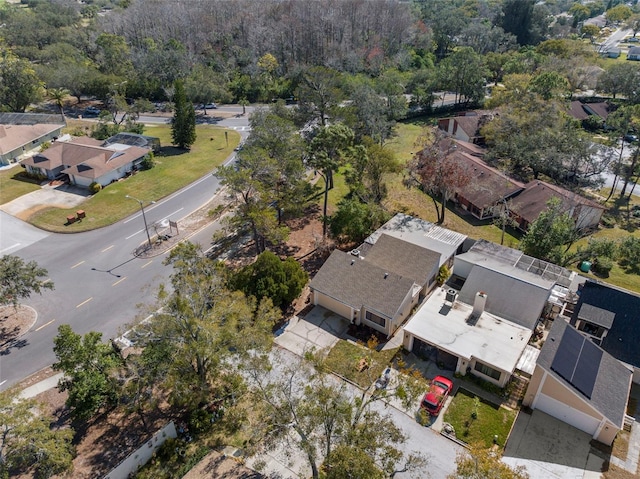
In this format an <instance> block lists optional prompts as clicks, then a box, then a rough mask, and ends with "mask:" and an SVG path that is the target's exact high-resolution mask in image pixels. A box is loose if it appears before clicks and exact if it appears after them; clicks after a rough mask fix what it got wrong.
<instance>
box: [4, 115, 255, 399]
mask: <svg viewBox="0 0 640 479" xmlns="http://www.w3.org/2000/svg"><path fill="white" fill-rule="evenodd" d="M239 111H241V110H239ZM163 121H166V120H163ZM227 123H230V124H227ZM217 124H218V125H220V126H226V127H231V128H234V129H237V130H239V131H241V134H242V135H243V137H245V136H246V135H247V134H248V130H247V129H248V121H247V117H246V116H245V117H233V118H232V119H229V120H222V121H220V122H218V123H217ZM232 160H233V155H230V157H229V158H228V160H227V161H232ZM219 187H220V181H219V179H218V178H217V177H215V176H213V175H212V174H207V175H206V176H204V177H202V178H200V179H199V180H197V181H195V182H194V183H192V184H190V185H188V186H186V187H184V188H182V189H181V190H179V191H177V192H175V193H173V194H172V195H170V196H168V197H166V198H164V199H162V200H161V201H158V202H157V203H155V204H153V205H150V206H149V207H146V208H145V213H146V219H147V221H148V223H149V224H152V223H155V222H159V221H162V220H165V219H170V220H172V221H178V222H180V220H181V219H183V218H185V217H186V216H188V215H189V214H190V213H192V212H193V211H196V210H198V209H199V208H201V207H202V206H204V205H206V204H207V203H208V202H209V201H210V200H211V199H212V198H213V197H214V195H215V194H216V192H217V191H218V190H219ZM0 232H1V235H0V237H1V239H0V250H2V253H3V254H9V253H10V254H15V255H17V256H20V257H21V258H23V259H25V260H28V261H31V260H33V261H36V262H37V263H38V265H39V266H41V267H43V268H46V269H47V271H48V272H49V275H50V279H51V280H52V281H53V282H54V284H55V290H53V291H46V292H44V293H43V294H42V295H33V296H32V297H31V298H29V300H28V301H25V302H24V303H25V304H27V305H28V306H31V307H33V308H34V309H35V310H36V311H37V312H38V317H37V321H36V323H35V325H34V326H33V327H32V329H31V330H30V331H29V332H28V333H27V334H26V335H24V336H22V337H21V338H20V339H18V340H17V341H16V342H14V343H13V344H11V345H10V346H9V347H7V348H6V349H4V350H3V351H2V352H0V389H6V388H7V387H10V386H12V385H14V384H15V383H17V382H18V381H20V380H21V379H23V378H25V377H27V376H29V375H30V374H33V373H35V372H36V371H38V370H40V369H42V368H44V367H46V366H49V365H51V364H52V363H53V362H54V361H55V355H54V353H53V338H54V337H55V335H56V332H57V327H58V326H59V325H61V324H69V325H71V327H72V328H73V330H74V331H75V332H77V333H79V334H85V333H87V332H89V331H99V332H101V333H102V334H103V338H113V337H116V336H118V334H119V332H120V331H121V329H122V327H123V326H125V325H126V324H127V323H130V322H131V321H133V320H134V319H135V317H136V315H138V314H140V313H141V312H143V310H144V306H142V307H141V305H152V304H153V303H154V301H155V293H156V291H157V287H158V285H159V284H160V283H161V282H163V281H165V280H166V278H168V275H169V274H170V272H171V269H170V268H168V267H166V266H164V265H163V264H162V261H163V259H164V257H165V255H164V254H163V255H160V256H157V257H153V258H142V257H136V256H135V255H134V254H133V252H134V251H135V250H136V248H137V247H138V246H139V245H140V244H142V243H144V242H146V234H145V232H144V224H143V220H142V218H141V213H140V212H137V213H136V214H134V215H131V216H129V217H128V218H125V219H124V220H122V221H119V222H118V223H116V224H113V225H111V226H109V227H106V228H101V229H98V230H94V231H89V232H86V233H77V234H55V233H46V232H42V231H40V230H38V229H37V228H33V227H32V226H30V225H27V224H25V223H22V222H21V221H20V220H17V219H16V218H14V217H12V216H10V215H7V214H6V213H3V212H2V213H0ZM193 239H194V240H195V241H198V242H201V243H203V246H204V247H205V249H206V247H208V245H209V244H210V242H211V233H210V232H209V231H208V230H206V229H205V230H203V231H201V232H199V233H198V234H197V235H196V236H194V238H193Z"/></svg>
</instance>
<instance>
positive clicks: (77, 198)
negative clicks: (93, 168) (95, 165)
mask: <svg viewBox="0 0 640 479" xmlns="http://www.w3.org/2000/svg"><path fill="white" fill-rule="evenodd" d="M88 196H89V191H88V190H86V189H84V188H79V187H76V186H70V185H59V186H49V185H46V186H43V187H42V188H40V189H39V190H37V191H32V192H31V193H27V194H26V195H22V196H21V197H19V198H16V199H15V200H13V201H9V202H8V203H5V204H3V205H2V206H0V209H1V210H2V211H4V212H5V213H9V214H10V215H12V216H15V217H16V218H19V219H21V220H26V219H27V218H29V216H31V215H32V214H33V213H35V212H36V211H38V210H41V209H43V208H48V207H51V206H53V207H56V208H74V207H76V206H78V205H80V204H82V202H84V200H86V199H87V197H88Z"/></svg>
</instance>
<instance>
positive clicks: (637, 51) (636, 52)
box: [627, 47, 640, 56]
mask: <svg viewBox="0 0 640 479" xmlns="http://www.w3.org/2000/svg"><path fill="white" fill-rule="evenodd" d="M629 55H640V47H631V48H629V50H628V52H627V56H629Z"/></svg>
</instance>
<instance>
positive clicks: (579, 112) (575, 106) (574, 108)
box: [569, 100, 589, 120]
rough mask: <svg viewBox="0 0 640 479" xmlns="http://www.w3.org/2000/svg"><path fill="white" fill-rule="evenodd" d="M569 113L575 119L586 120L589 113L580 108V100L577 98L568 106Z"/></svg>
mask: <svg viewBox="0 0 640 479" xmlns="http://www.w3.org/2000/svg"><path fill="white" fill-rule="evenodd" d="M569 114H570V115H571V116H572V117H573V118H575V119H576V120H586V119H587V118H589V114H588V113H587V112H586V111H584V108H582V102H581V101H579V100H573V101H572V102H571V105H570V106H569Z"/></svg>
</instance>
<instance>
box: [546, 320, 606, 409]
mask: <svg viewBox="0 0 640 479" xmlns="http://www.w3.org/2000/svg"><path fill="white" fill-rule="evenodd" d="M601 359H602V350H601V349H600V348H598V347H597V346H596V345H595V344H593V343H592V342H591V341H589V340H588V339H587V338H586V337H585V336H583V335H582V334H580V333H579V332H578V331H576V330H575V329H573V328H572V327H570V326H567V327H566V329H565V331H564V335H563V336H562V341H560V345H559V346H558V351H556V355H555V357H554V358H553V362H552V363H551V369H552V370H553V371H555V372H556V373H557V374H558V375H559V376H561V377H562V378H563V379H565V380H566V381H567V382H569V383H570V384H571V385H572V386H573V387H575V388H576V389H577V390H578V391H580V392H581V393H582V394H584V395H585V396H586V397H588V398H591V394H592V393H593V387H594V386H595V383H596V378H597V376H598V370H599V369H600V360H601Z"/></svg>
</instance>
